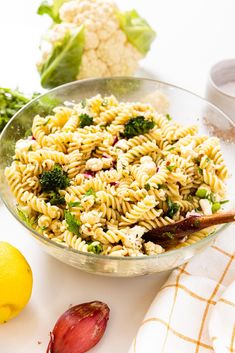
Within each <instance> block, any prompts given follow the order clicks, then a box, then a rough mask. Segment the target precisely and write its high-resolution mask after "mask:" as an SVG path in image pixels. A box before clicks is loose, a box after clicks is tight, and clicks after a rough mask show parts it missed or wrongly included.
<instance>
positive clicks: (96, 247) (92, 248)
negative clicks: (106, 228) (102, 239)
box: [87, 241, 103, 254]
mask: <svg viewBox="0 0 235 353" xmlns="http://www.w3.org/2000/svg"><path fill="white" fill-rule="evenodd" d="M87 250H88V252H93V253H94V254H100V253H101V252H102V251H103V246H102V244H101V243H99V242H97V241H93V242H91V243H90V244H89V245H88V248H87Z"/></svg>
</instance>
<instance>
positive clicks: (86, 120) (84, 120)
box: [79, 113, 93, 128]
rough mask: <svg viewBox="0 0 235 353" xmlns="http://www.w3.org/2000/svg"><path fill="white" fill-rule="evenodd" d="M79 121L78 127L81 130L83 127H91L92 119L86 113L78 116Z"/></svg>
mask: <svg viewBox="0 0 235 353" xmlns="http://www.w3.org/2000/svg"><path fill="white" fill-rule="evenodd" d="M79 119H80V124H79V126H80V127H81V128H83V127H85V126H90V125H93V117H92V116H90V115H88V114H86V113H82V114H81V115H80V116H79Z"/></svg>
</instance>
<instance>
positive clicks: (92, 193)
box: [85, 188, 96, 197]
mask: <svg viewBox="0 0 235 353" xmlns="http://www.w3.org/2000/svg"><path fill="white" fill-rule="evenodd" d="M91 195H92V196H94V197H96V192H95V191H94V190H93V189H92V188H90V189H88V190H87V192H86V193H85V196H91Z"/></svg>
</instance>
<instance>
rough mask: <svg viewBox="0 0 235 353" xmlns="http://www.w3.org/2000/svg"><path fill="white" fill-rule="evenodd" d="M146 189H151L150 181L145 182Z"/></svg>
mask: <svg viewBox="0 0 235 353" xmlns="http://www.w3.org/2000/svg"><path fill="white" fill-rule="evenodd" d="M144 188H145V190H147V191H149V190H150V189H151V186H150V184H149V183H147V184H145V186H144Z"/></svg>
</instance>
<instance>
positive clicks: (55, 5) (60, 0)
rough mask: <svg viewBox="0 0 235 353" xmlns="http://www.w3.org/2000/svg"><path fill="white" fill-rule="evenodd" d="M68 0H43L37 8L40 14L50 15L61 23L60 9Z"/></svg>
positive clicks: (56, 21)
mask: <svg viewBox="0 0 235 353" xmlns="http://www.w3.org/2000/svg"><path fill="white" fill-rule="evenodd" d="M67 1H68V0H54V1H52V3H50V2H48V1H43V2H42V3H41V5H40V6H39V8H38V10H37V14H38V15H41V16H42V15H48V16H50V17H51V19H52V20H53V21H54V22H55V23H60V22H61V19H60V14H59V10H60V8H61V6H62V5H63V4H64V3H65V2H67Z"/></svg>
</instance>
